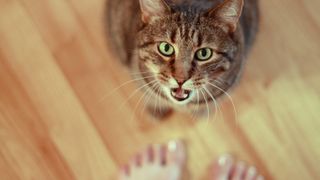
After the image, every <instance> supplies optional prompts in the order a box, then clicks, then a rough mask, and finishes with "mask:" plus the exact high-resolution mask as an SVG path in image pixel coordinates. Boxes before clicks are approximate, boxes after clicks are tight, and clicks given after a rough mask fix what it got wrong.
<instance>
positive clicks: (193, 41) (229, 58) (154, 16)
mask: <svg viewBox="0 0 320 180" xmlns="http://www.w3.org/2000/svg"><path fill="white" fill-rule="evenodd" d="M241 12H242V13H241ZM240 14H241V17H240ZM257 28H258V5H257V0H246V1H245V3H244V4H243V0H225V1H224V0H166V1H164V0H140V3H139V1H138V0H116V1H113V0H109V3H108V8H107V31H108V39H109V45H110V46H111V47H112V48H113V50H114V51H113V52H114V54H115V55H116V56H117V57H118V58H119V59H120V60H121V61H122V62H123V63H124V64H126V65H128V67H129V68H130V69H131V70H132V71H133V73H136V74H138V78H139V77H142V78H145V80H143V81H142V82H140V83H141V85H146V84H147V83H151V84H150V85H148V86H147V88H149V90H151V91H152V92H153V94H154V95H159V96H160V97H161V100H162V106H166V107H167V108H168V107H178V108H179V107H195V105H197V104H200V105H201V104H205V103H206V102H211V101H213V99H214V98H218V97H219V96H221V95H222V94H223V93H224V92H223V91H228V90H229V89H230V88H231V87H232V86H233V85H234V84H235V82H236V81H237V80H238V79H239V76H240V74H241V69H242V67H243V65H244V61H245V56H246V54H247V53H248V50H249V49H250V47H251V45H252V43H253V40H254V38H255V35H256V32H257ZM161 50H162V52H161ZM157 51H159V52H157ZM163 51H164V52H163ZM170 51H173V54H171V55H170V54H169V52H170ZM167 53H168V54H169V56H167V55H168V54H167ZM207 53H210V55H211V56H212V57H208V58H210V59H206V60H205V61H203V59H205V58H203V57H205V55H208V54H207ZM199 56H200V57H201V58H200V59H201V60H200V59H199V58H198V57H199ZM139 72H141V74H139ZM150 75H152V76H154V77H151V78H150ZM212 80H214V82H213V81H212ZM154 81H155V82H156V83H158V84H159V85H160V90H158V88H155V87H154V86H153V84H152V82H154ZM172 81H175V82H172ZM191 84H192V85H191ZM158 92H159V93H158ZM170 94H171V96H173V98H172V97H171V96H170ZM186 95H188V99H187V100H183V101H180V100H181V98H182V99H183V97H184V96H186ZM189 96H190V97H192V98H190V97H189ZM168 102H169V103H168ZM197 106H198V105H197Z"/></svg>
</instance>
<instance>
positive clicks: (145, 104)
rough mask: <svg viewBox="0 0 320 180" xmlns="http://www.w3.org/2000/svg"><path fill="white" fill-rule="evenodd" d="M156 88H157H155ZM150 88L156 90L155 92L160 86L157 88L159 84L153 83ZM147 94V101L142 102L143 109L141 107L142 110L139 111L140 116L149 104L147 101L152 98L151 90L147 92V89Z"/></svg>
mask: <svg viewBox="0 0 320 180" xmlns="http://www.w3.org/2000/svg"><path fill="white" fill-rule="evenodd" d="M155 86H156V87H155ZM157 86H158V87H157ZM152 88H156V90H157V89H158V88H160V86H159V83H155V84H154V85H153V86H152ZM148 92H149V94H150V95H149V96H148V99H147V100H146V101H145V102H144V104H143V107H142V109H141V111H140V115H141V114H142V112H145V109H146V106H147V104H149V101H150V99H151V97H152V95H153V94H152V93H153V92H152V90H149V89H148Z"/></svg>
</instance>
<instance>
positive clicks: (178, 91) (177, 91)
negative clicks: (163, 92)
mask: <svg viewBox="0 0 320 180" xmlns="http://www.w3.org/2000/svg"><path fill="white" fill-rule="evenodd" d="M190 94H191V91H190V90H186V89H182V88H174V89H171V96H172V97H173V98H174V99H175V100H177V101H180V102H181V101H185V100H187V99H188V98H189V97H190Z"/></svg>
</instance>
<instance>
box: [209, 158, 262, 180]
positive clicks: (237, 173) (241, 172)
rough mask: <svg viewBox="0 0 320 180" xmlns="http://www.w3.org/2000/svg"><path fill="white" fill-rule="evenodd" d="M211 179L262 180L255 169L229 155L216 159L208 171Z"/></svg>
mask: <svg viewBox="0 0 320 180" xmlns="http://www.w3.org/2000/svg"><path fill="white" fill-rule="evenodd" d="M210 174H211V175H210V177H211V180H221V179H222V180H229V179H231V180H263V179H264V178H263V176H262V175H260V174H259V173H258V171H257V169H256V168H255V167H253V166H248V165H247V164H246V163H244V162H242V161H238V162H237V161H235V160H234V159H233V157H231V156H230V155H224V156H221V157H220V158H219V159H218V160H216V161H215V162H214V164H213V166H212V168H211V172H210Z"/></svg>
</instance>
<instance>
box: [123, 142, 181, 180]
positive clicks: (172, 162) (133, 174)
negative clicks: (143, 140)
mask: <svg viewBox="0 0 320 180" xmlns="http://www.w3.org/2000/svg"><path fill="white" fill-rule="evenodd" d="M185 159H186V152H185V148H184V145H183V144H182V142H180V141H174V142H170V143H168V145H154V146H150V147H149V148H147V149H146V150H144V151H143V152H142V153H140V154H138V155H137V156H136V157H135V158H133V160H131V161H130V162H129V164H128V165H126V166H125V167H124V168H123V169H122V170H121V171H120V173H119V179H120V180H179V179H181V177H182V171H183V168H184V165H185Z"/></svg>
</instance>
